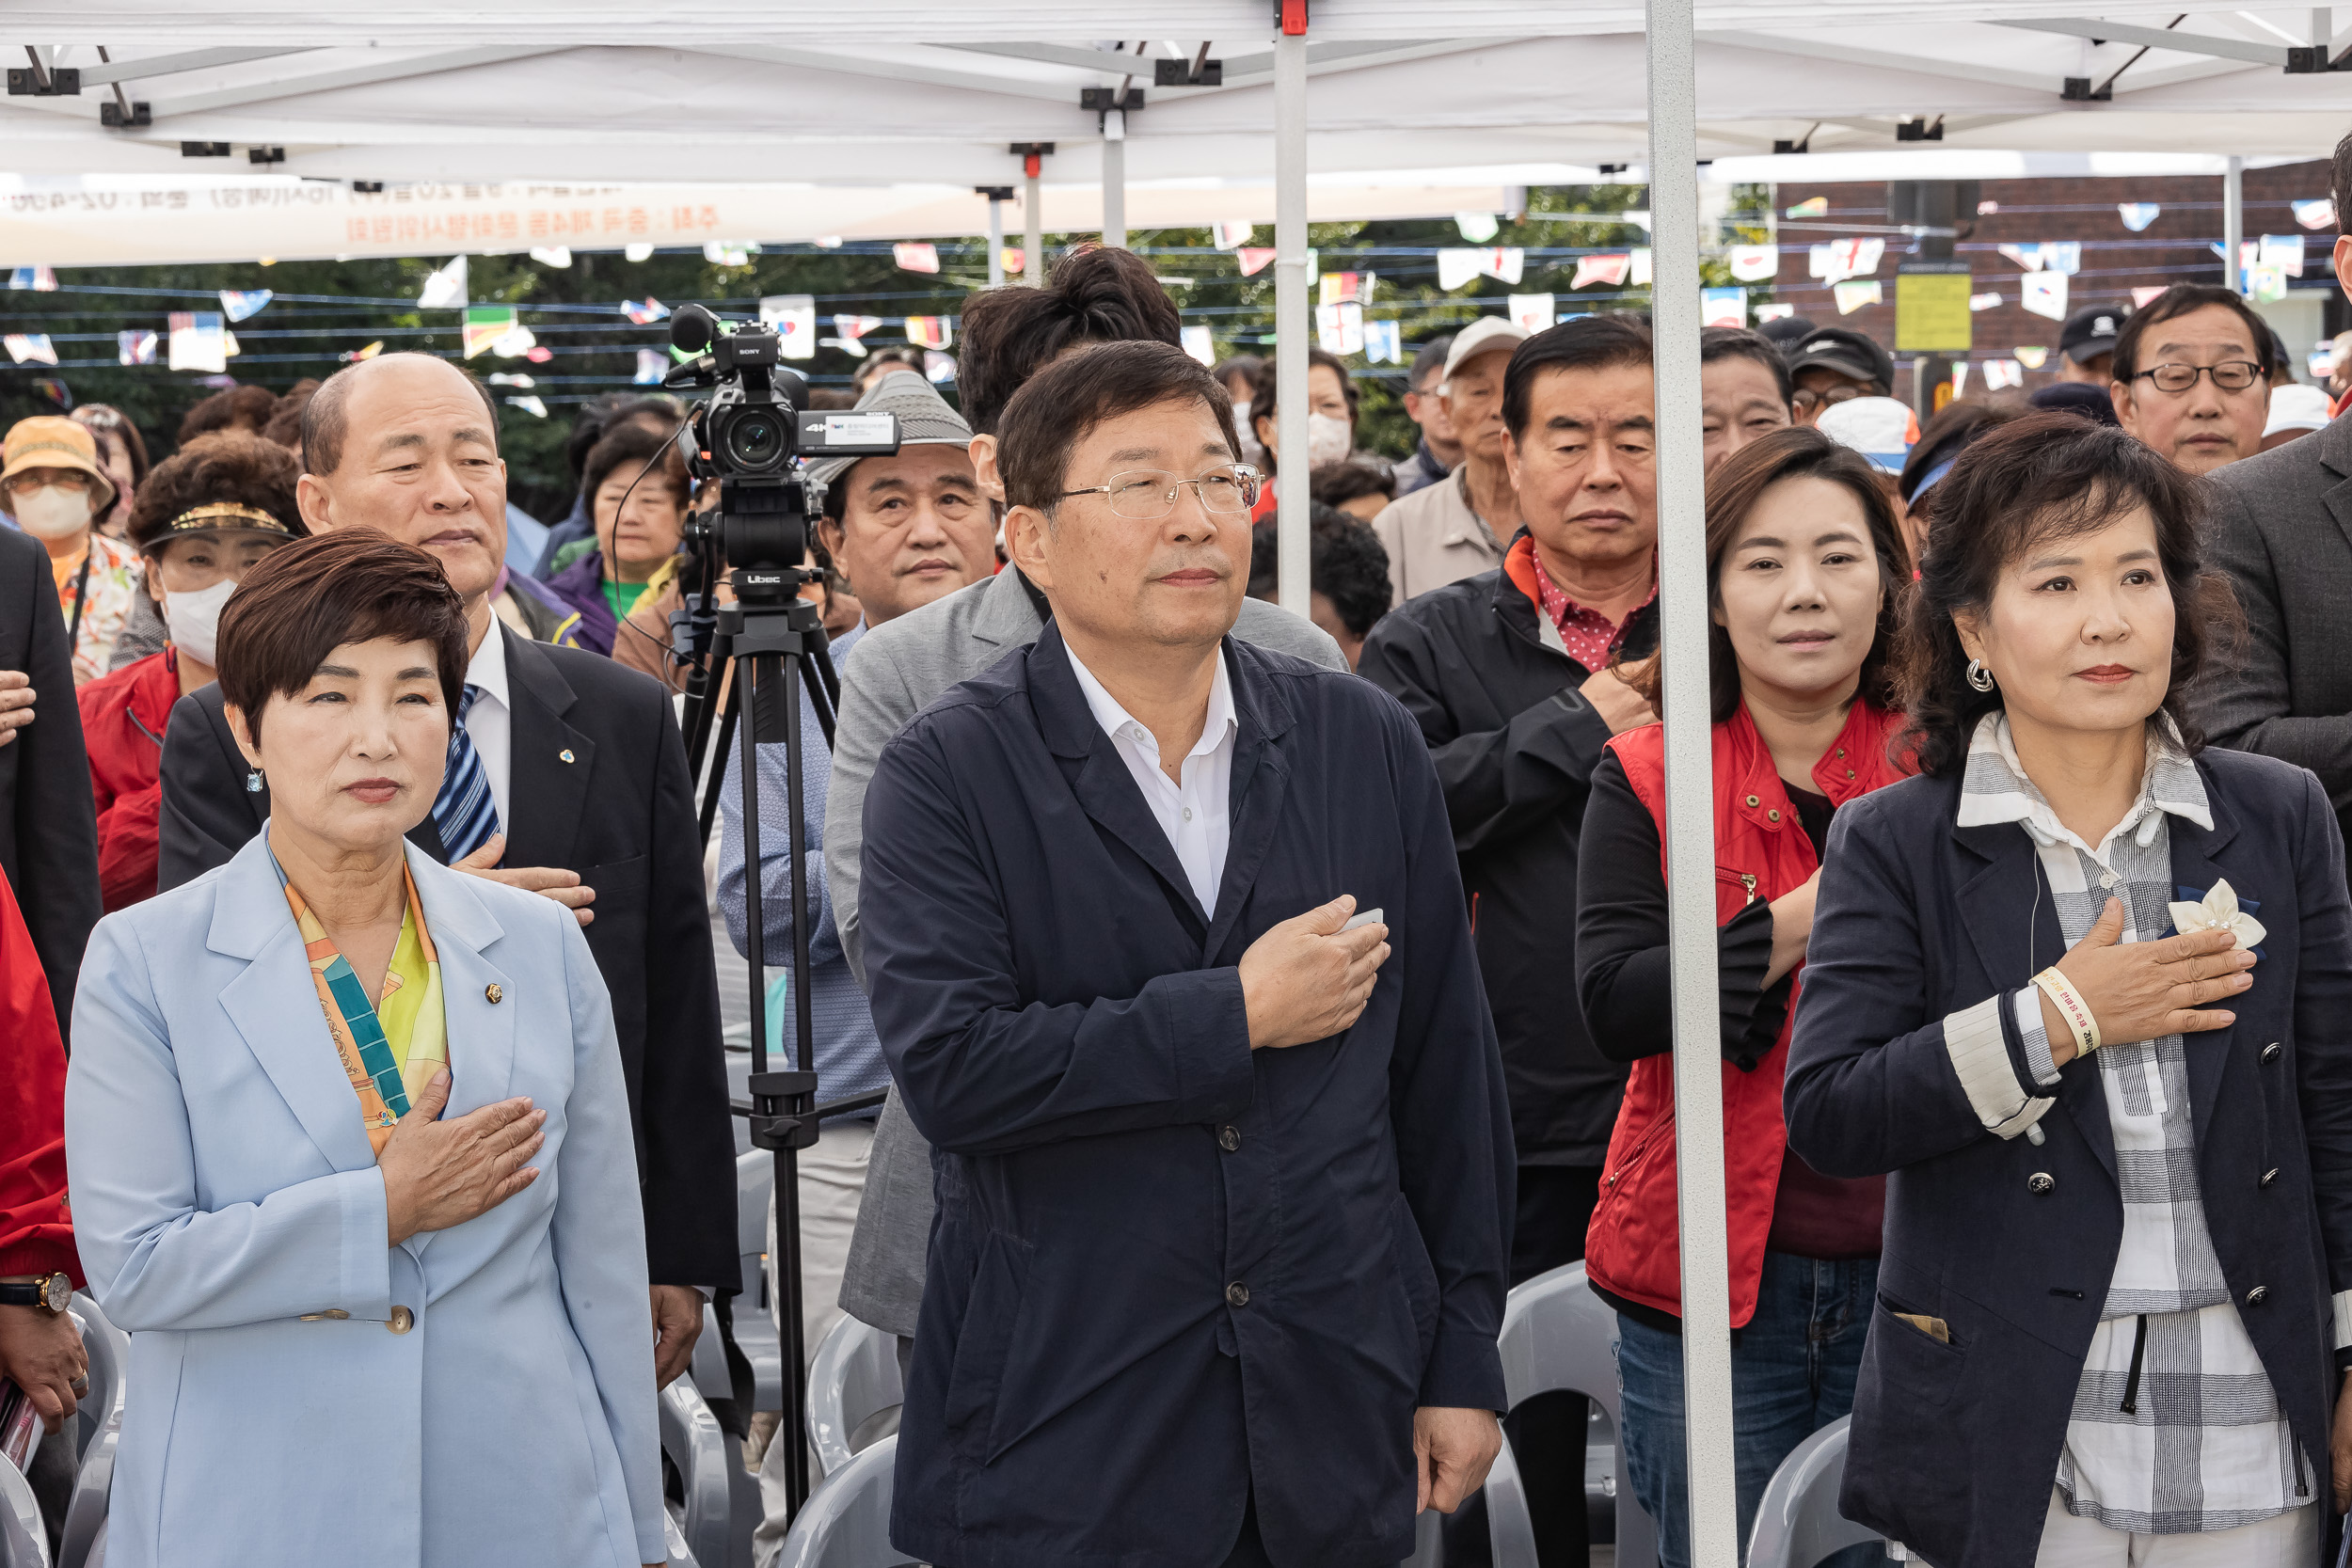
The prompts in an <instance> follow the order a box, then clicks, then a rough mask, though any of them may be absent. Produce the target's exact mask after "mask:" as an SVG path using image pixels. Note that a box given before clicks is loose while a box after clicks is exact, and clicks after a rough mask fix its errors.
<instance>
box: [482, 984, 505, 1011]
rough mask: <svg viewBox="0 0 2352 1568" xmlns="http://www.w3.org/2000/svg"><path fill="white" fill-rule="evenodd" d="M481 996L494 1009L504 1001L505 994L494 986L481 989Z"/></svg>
mask: <svg viewBox="0 0 2352 1568" xmlns="http://www.w3.org/2000/svg"><path fill="white" fill-rule="evenodd" d="M482 994H483V995H484V996H485V998H487V999H488V1001H489V1003H490V1005H491V1006H494V1007H495V1006H498V1005H499V1004H500V1003H501V1002H503V1001H505V1000H506V993H505V992H504V991H502V990H499V989H498V987H497V986H495V985H490V986H485V987H483V988H482Z"/></svg>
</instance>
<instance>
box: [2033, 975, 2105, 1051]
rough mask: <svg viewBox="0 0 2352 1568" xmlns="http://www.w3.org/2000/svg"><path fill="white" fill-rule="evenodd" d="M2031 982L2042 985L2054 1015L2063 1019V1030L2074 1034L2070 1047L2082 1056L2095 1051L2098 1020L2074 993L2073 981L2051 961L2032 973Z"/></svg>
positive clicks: (2097, 1047)
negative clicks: (2038, 971) (2054, 1012)
mask: <svg viewBox="0 0 2352 1568" xmlns="http://www.w3.org/2000/svg"><path fill="white" fill-rule="evenodd" d="M2033 983H2034V984H2035V985H2037V986H2039V987H2041V988H2042V995H2044V996H2046V997H2048V998H2049V999H2050V1001H2051V1002H2052V1003H2053V1004H2055V1005H2056V1006H2057V1007H2058V1017H2060V1018H2062V1019H2064V1020H2065V1021H2066V1027H2067V1029H2068V1030H2069V1032H2071V1033H2072V1034H2073V1035H2074V1049H2075V1050H2076V1051H2077V1052H2079V1053H2082V1054H2083V1055H2086V1056H2088V1055H2090V1053H2092V1052H2094V1051H2096V1050H2098V1049H2099V1021H2098V1020H2097V1019H2095V1018H2093V1017H2091V1016H2090V1007H2088V1006H2085V1005H2084V1003H2083V999H2082V998H2081V997H2080V996H2078V995H2076V994H2075V992H2074V983H2073V982H2072V981H2070V980H2068V979H2067V978H2066V976H2065V975H2064V974H2062V973H2060V972H2059V970H2058V966H2057V965H2056V964H2052V965H2051V966H2050V967H2049V968H2047V969H2045V970H2043V971H2042V973H2041V974H2037V975H2035V976H2034V977H2033Z"/></svg>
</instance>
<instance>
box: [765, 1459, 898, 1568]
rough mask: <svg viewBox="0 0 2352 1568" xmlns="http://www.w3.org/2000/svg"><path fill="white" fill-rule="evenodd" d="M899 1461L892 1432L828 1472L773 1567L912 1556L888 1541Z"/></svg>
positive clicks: (866, 1567) (865, 1567) (875, 1565)
mask: <svg viewBox="0 0 2352 1568" xmlns="http://www.w3.org/2000/svg"><path fill="white" fill-rule="evenodd" d="M897 1469H898V1436H897V1434H896V1433H893V1434H892V1435H890V1436H888V1437H885V1438H883V1439H882V1441H880V1442H878V1443H876V1444H874V1445H873V1447H871V1448H869V1449H865V1450H863V1451H862V1452H860V1453H858V1454H856V1455H854V1456H852V1457H851V1458H850V1462H849V1463H848V1464H847V1465H842V1466H841V1468H840V1469H838V1470H835V1471H834V1472H833V1473H832V1474H831V1475H829V1476H827V1477H826V1478H825V1480H824V1482H823V1484H821V1485H819V1486H818V1488H817V1490H816V1491H815V1492H814V1493H812V1494H810V1496H809V1499H808V1503H807V1506H806V1507H804V1508H803V1509H802V1510H801V1516H800V1517H799V1518H797V1519H795V1520H793V1521H792V1529H791V1532H790V1533H789V1534H787V1536H785V1538H784V1545H783V1548H782V1549H781V1550H780V1551H779V1552H778V1553H777V1554H776V1560H775V1568H902V1565H903V1564H905V1563H907V1562H909V1561H911V1560H912V1559H910V1558H909V1557H908V1556H907V1555H906V1553H904V1552H902V1551H900V1550H898V1548H897V1547H896V1546H893V1545H892V1544H890V1497H891V1489H892V1485H893V1482H894V1481H895V1476H896V1471H897Z"/></svg>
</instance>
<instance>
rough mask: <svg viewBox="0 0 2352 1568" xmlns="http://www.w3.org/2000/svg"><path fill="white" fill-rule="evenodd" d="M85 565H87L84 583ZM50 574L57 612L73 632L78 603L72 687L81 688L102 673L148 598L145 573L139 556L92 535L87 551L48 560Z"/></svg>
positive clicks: (134, 552) (116, 543)
mask: <svg viewBox="0 0 2352 1568" xmlns="http://www.w3.org/2000/svg"><path fill="white" fill-rule="evenodd" d="M83 562H88V564H89V573H88V576H87V578H85V577H84V575H83V572H82V566H83ZM49 570H50V574H51V575H52V576H53V577H55V578H56V582H57V608H58V609H59V610H62V611H63V612H64V614H65V623H66V625H67V626H74V619H73V604H74V599H75V597H76V595H77V592H78V595H79V597H80V599H81V601H82V618H81V623H80V625H79V626H78V627H77V628H76V629H75V631H74V634H73V684H74V685H76V686H82V685H85V684H87V682H90V681H94V680H96V679H97V678H98V677H99V676H101V675H103V674H104V673H106V670H107V663H108V660H109V659H110V658H111V657H112V656H113V654H114V647H115V639H116V638H117V637H118V636H119V635H120V634H121V631H122V623H123V621H124V619H125V618H126V617H127V616H128V615H129V614H130V613H131V607H132V606H133V605H134V604H135V603H137V602H138V599H139V596H140V595H141V594H145V593H146V592H147V583H146V572H145V570H144V569H143V568H142V567H141V566H140V564H139V552H138V551H136V550H135V549H133V548H132V547H131V546H128V545H126V544H124V543H123V542H122V541H121V540H119V539H109V538H107V537H106V536H105V535H104V534H103V533H100V532H97V531H94V530H93V531H91V533H90V536H89V548H88V549H87V550H85V551H83V552H82V553H81V554H78V555H72V556H68V557H67V558H66V559H64V560H62V561H59V560H56V559H55V558H53V559H52V560H51V561H50V562H49Z"/></svg>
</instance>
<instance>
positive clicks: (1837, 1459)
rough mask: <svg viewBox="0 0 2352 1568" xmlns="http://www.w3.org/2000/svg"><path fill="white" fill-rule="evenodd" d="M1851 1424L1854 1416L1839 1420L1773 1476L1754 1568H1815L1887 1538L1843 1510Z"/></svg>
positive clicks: (1760, 1512) (1754, 1540) (1752, 1552)
mask: <svg viewBox="0 0 2352 1568" xmlns="http://www.w3.org/2000/svg"><path fill="white" fill-rule="evenodd" d="M1851 1424H1852V1419H1851V1417H1840V1418H1837V1419H1836V1420H1835V1421H1833V1422H1831V1423H1830V1424H1829V1425H1828V1426H1825V1427H1823V1428H1822V1429H1821V1430H1820V1431H1819V1432H1817V1433H1814V1434H1813V1435H1812V1436H1810V1437H1808V1438H1806V1439H1805V1440H1804V1442H1802V1443H1800V1444H1798V1445H1797V1446H1796V1447H1795V1448H1794V1449H1790V1450H1789V1452H1788V1458H1786V1459H1784V1460H1782V1461H1781V1462H1780V1468H1778V1469H1777V1470H1774V1471H1773V1472H1772V1481H1771V1482H1770V1483H1768V1484H1767V1485H1766V1486H1765V1488H1764V1498H1763V1501H1762V1502H1761V1503H1760V1504H1758V1505H1757V1508H1756V1531H1755V1533H1754V1534H1752V1535H1751V1536H1750V1537H1749V1538H1748V1568H1815V1565H1816V1564H1818V1563H1819V1562H1820V1561H1821V1560H1822V1559H1824V1558H1826V1557H1828V1556H1829V1555H1830V1554H1831V1553H1833V1552H1836V1551H1842V1550H1843V1549H1845V1548H1846V1547H1848V1546H1858V1545H1862V1544H1865V1543H1867V1542H1873V1541H1879V1540H1883V1537H1882V1536H1881V1535H1880V1534H1879V1533H1878V1532H1877V1531H1876V1530H1873V1529H1871V1528H1868V1527H1867V1526H1863V1525H1857V1524H1855V1523H1854V1522H1853V1521H1852V1520H1851V1519H1849V1518H1847V1517H1845V1515H1843V1514H1841V1513H1838V1512H1837V1487H1838V1483H1839V1482H1840V1481H1843V1480H1844V1479H1845V1475H1846V1434H1847V1429H1848V1428H1849V1427H1850V1426H1851Z"/></svg>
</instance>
